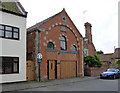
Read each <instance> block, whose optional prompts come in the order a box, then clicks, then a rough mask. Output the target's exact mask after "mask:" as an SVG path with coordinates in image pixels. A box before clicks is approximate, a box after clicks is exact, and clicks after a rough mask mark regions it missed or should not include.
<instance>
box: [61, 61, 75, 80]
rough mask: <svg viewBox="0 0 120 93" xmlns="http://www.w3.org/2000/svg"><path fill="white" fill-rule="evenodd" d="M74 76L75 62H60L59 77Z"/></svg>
mask: <svg viewBox="0 0 120 93" xmlns="http://www.w3.org/2000/svg"><path fill="white" fill-rule="evenodd" d="M71 77H76V62H67V61H62V62H61V78H71Z"/></svg>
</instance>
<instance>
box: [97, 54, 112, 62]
mask: <svg viewBox="0 0 120 93" xmlns="http://www.w3.org/2000/svg"><path fill="white" fill-rule="evenodd" d="M112 55H113V53H110V54H98V57H99V58H100V60H101V61H107V62H109V61H111V57H112Z"/></svg>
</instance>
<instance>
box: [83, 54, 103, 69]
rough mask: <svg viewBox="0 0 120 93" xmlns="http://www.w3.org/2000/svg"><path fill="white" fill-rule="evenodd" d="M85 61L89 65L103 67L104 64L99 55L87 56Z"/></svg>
mask: <svg viewBox="0 0 120 93" xmlns="http://www.w3.org/2000/svg"><path fill="white" fill-rule="evenodd" d="M84 62H85V63H86V65H88V66H89V67H101V66H102V64H101V61H100V59H99V58H98V57H97V56H86V57H85V58H84Z"/></svg>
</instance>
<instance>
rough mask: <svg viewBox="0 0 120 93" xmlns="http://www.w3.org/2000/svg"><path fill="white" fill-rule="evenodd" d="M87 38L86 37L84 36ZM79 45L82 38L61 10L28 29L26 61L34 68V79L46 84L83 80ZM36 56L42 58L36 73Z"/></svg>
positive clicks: (81, 52) (81, 54)
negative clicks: (78, 78) (57, 81)
mask: <svg viewBox="0 0 120 93" xmlns="http://www.w3.org/2000/svg"><path fill="white" fill-rule="evenodd" d="M87 26H88V27H90V25H89V24H88V23H87V24H86V25H85V27H86V28H87ZM86 30H87V29H86ZM87 38H89V37H88V36H87V35H86V39H87ZM83 43H84V38H83V36H82V35H81V33H80V32H79V31H78V29H77V28H76V26H75V25H74V23H73V22H72V20H71V19H70V17H69V16H68V14H67V13H66V11H65V9H63V10H62V11H61V12H59V13H57V14H56V15H54V16H52V17H49V18H48V19H46V20H44V21H42V22H39V23H37V24H35V25H33V26H32V27H30V28H28V29H27V60H31V61H32V62H33V64H34V73H33V77H34V79H35V80H38V79H39V78H40V79H41V80H50V79H60V78H71V77H81V76H84V67H83V66H84V63H83V61H84V59H83V57H84V54H83V53H84V46H83ZM89 43H91V42H90V41H89ZM38 53H41V54H42V62H41V63H40V69H39V63H37V54H38ZM39 71H40V72H39ZM39 73H40V75H39ZM27 74H28V73H27Z"/></svg>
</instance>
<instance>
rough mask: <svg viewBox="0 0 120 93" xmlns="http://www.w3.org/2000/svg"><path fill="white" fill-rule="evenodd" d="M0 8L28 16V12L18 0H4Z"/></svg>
mask: <svg viewBox="0 0 120 93" xmlns="http://www.w3.org/2000/svg"><path fill="white" fill-rule="evenodd" d="M3 1H4V2H3ZM8 1H10V2H8ZM0 10H2V11H4V12H8V13H12V14H17V15H21V16H25V17H26V16H27V12H26V11H25V9H24V8H23V7H22V5H21V4H20V2H19V1H17V0H2V1H1V4H0Z"/></svg>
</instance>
